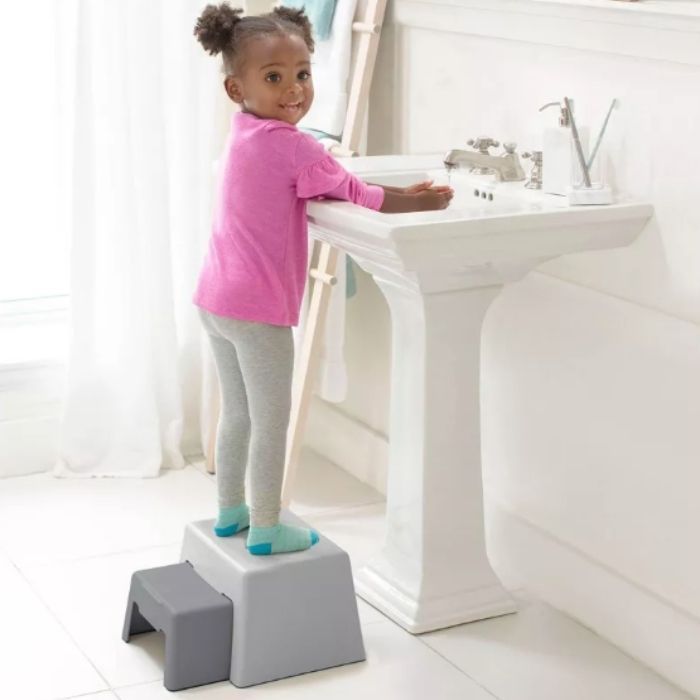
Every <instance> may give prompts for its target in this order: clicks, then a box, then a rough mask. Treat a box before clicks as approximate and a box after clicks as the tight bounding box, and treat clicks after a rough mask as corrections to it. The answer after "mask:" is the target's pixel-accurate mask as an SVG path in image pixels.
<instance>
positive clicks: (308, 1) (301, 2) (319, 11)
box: [282, 0, 336, 41]
mask: <svg viewBox="0 0 700 700" xmlns="http://www.w3.org/2000/svg"><path fill="white" fill-rule="evenodd" d="M335 2H336V0H282V5H283V7H292V8H294V9H295V10H301V9H302V8H304V10H306V15H307V17H308V18H309V21H310V22H311V26H312V27H313V30H314V37H315V38H316V39H318V40H319V41H325V40H326V39H328V37H329V36H330V35H331V24H333V13H334V12H335Z"/></svg>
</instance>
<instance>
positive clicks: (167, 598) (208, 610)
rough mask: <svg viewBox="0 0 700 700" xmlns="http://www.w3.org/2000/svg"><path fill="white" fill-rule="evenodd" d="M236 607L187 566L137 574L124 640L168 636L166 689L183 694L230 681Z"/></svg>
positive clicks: (166, 644) (127, 612)
mask: <svg viewBox="0 0 700 700" xmlns="http://www.w3.org/2000/svg"><path fill="white" fill-rule="evenodd" d="M232 624H233V605H232V603H231V601H230V600H229V599H228V598H226V596H224V595H222V594H220V593H218V592H217V591H216V590H214V589H213V588H212V587H211V586H210V585H209V584H208V583H207V582H206V581H204V579H202V578H201V576H199V575H198V574H197V573H196V572H195V571H194V569H193V568H192V566H191V564H189V563H187V562H183V563H180V564H170V565H168V566H160V567H157V568H155V569H143V570H141V571H136V572H134V574H132V577H131V587H130V590H129V598H128V602H127V607H126V616H125V619H124V628H123V630H122V639H123V640H124V641H125V642H128V641H129V639H130V638H131V637H132V636H133V635H136V634H142V633H143V632H150V631H153V630H156V631H162V632H163V633H164V634H165V672H164V679H163V682H164V685H165V687H166V688H167V689H168V690H181V689H183V688H191V687H193V686H197V685H204V684H205V683H215V682H217V681H222V680H226V679H228V677H229V675H230V666H231V628H232Z"/></svg>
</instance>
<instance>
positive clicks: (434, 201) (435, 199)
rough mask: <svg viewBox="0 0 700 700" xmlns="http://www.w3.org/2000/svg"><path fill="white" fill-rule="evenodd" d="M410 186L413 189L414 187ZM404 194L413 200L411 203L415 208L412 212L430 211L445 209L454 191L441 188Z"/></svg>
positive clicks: (448, 188)
mask: <svg viewBox="0 0 700 700" xmlns="http://www.w3.org/2000/svg"><path fill="white" fill-rule="evenodd" d="M412 186H413V187H415V185H412ZM406 189H408V188H406ZM406 194H408V195H409V196H410V198H411V199H412V200H413V201H412V203H413V204H414V206H415V208H414V209H413V211H432V210H434V209H446V208H447V207H448V206H449V204H450V200H451V199H452V197H453V196H454V190H453V189H452V188H451V187H447V186H443V187H431V188H428V189H420V190H417V191H414V192H407V193H406Z"/></svg>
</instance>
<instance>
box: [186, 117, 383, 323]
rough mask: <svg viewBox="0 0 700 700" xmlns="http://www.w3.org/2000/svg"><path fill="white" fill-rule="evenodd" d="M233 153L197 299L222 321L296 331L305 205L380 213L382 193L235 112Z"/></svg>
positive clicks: (277, 130) (291, 132) (299, 136)
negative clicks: (341, 202) (340, 203)
mask: <svg viewBox="0 0 700 700" xmlns="http://www.w3.org/2000/svg"><path fill="white" fill-rule="evenodd" d="M227 149H228V152H227V154H226V160H225V163H224V170H223V173H222V175H221V179H220V186H219V187H220V188H219V195H218V198H217V204H216V208H215V211H214V217H213V224H212V233H211V237H210V239H209V248H208V251H207V254H206V257H205V259H204V263H203V265H202V269H201V272H200V275H199V280H198V282H197V287H196V291H195V293H194V296H193V299H192V300H193V302H194V303H195V304H196V305H197V306H199V307H201V308H203V309H206V310H207V311H210V312H212V313H214V314H217V315H219V316H230V317H233V318H239V319H244V320H247V321H257V322H260V323H269V324H273V325H278V326H296V325H297V323H298V322H299V310H300V306H301V300H302V296H303V293H304V285H305V283H306V277H307V264H308V260H307V255H308V250H307V248H308V233H307V220H306V202H307V200H309V199H313V198H315V197H329V198H333V199H345V200H348V201H351V202H354V203H355V204H359V205H360V206H363V207H368V208H370V209H375V210H378V209H379V208H380V207H381V206H382V202H383V201H384V190H383V189H382V188H381V187H379V186H377V185H367V184H365V183H364V182H362V181H361V180H360V179H358V178H357V177H355V176H354V175H353V174H352V173H349V172H348V171H347V170H345V168H343V167H342V166H341V165H340V163H339V162H338V161H337V160H336V159H335V158H333V156H331V155H330V154H329V153H328V152H327V151H326V150H325V149H324V148H323V146H322V145H321V144H320V143H319V142H318V141H316V139H314V138H313V137H312V136H310V135H308V134H306V133H304V132H302V131H299V129H297V128H296V126H293V125H292V124H288V123H287V122H283V121H280V120H277V119H261V118H259V117H256V116H255V115H253V114H250V113H248V112H236V113H235V114H234V115H233V118H232V123H231V134H230V136H229V140H228V145H227Z"/></svg>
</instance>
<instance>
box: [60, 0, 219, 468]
mask: <svg viewBox="0 0 700 700" xmlns="http://www.w3.org/2000/svg"><path fill="white" fill-rule="evenodd" d="M205 4H206V3H205V2H204V1H203V0H199V1H197V2H193V1H192V0H148V1H147V2H143V1H142V0H141V1H136V0H119V1H116V0H61V3H60V5H59V6H60V7H61V10H60V13H61V18H60V19H61V25H62V26H63V31H62V34H61V41H62V43H63V46H62V49H63V51H62V56H63V57H64V60H63V62H62V67H61V72H62V76H61V85H62V88H63V94H62V97H63V107H62V111H63V119H64V125H67V126H68V129H67V130H66V131H65V133H66V134H70V136H71V147H70V148H69V149H68V150H69V152H70V153H71V154H72V164H71V177H70V179H69V182H70V187H69V189H70V191H71V204H72V206H71V217H70V219H71V221H70V223H71V227H70V231H71V288H70V294H71V314H70V316H71V345H70V361H69V370H68V395H67V397H66V403H65V412H64V417H63V423H62V437H61V447H60V454H59V456H58V459H57V461H56V463H55V465H54V469H53V473H54V475H55V476H71V477H95V476H104V477H108V476H110V477H117V476H122V477H124V476H125V477H152V476H156V475H157V474H158V472H159V470H160V469H161V467H163V468H179V467H182V466H183V465H184V459H183V455H184V454H187V453H188V452H190V451H194V452H197V451H198V450H199V448H200V446H201V435H202V434H206V433H207V429H208V426H206V425H202V421H201V420H200V417H201V411H200V408H201V407H206V406H208V405H209V403H210V399H209V397H208V396H207V393H208V392H209V391H210V390H211V387H212V381H211V379H212V378H211V371H212V369H211V363H210V358H209V356H208V346H207V344H206V341H205V337H204V335H203V334H202V332H201V329H200V324H199V319H198V317H197V315H196V313H195V307H194V306H193V304H192V302H191V296H192V293H193V290H194V286H195V283H196V277H197V274H198V272H199V268H200V266H201V263H202V259H203V256H204V253H205V250H206V245H207V241H208V238H209V234H210V229H209V225H210V217H211V209H212V196H213V189H214V185H215V182H214V179H215V177H214V172H213V166H212V164H213V163H214V161H215V160H216V159H217V158H218V156H219V153H220V151H221V148H222V146H223V143H224V140H225V137H226V132H227V130H228V115H229V113H230V102H229V101H228V98H227V97H226V95H225V93H224V90H223V86H222V81H223V76H222V74H221V72H220V69H219V65H220V58H219V57H216V58H212V57H210V56H209V55H208V54H206V53H205V52H204V50H203V49H202V47H201V46H200V45H199V44H198V43H197V42H196V40H195V38H194V36H193V34H192V30H193V27H194V24H195V21H196V18H197V16H198V15H199V13H200V12H201V10H202V8H203V6H204V5H205ZM57 5H58V3H57ZM66 28H68V30H66ZM206 419H207V417H206V415H205V416H204V421H205V422H206ZM188 431H189V432H188Z"/></svg>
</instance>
